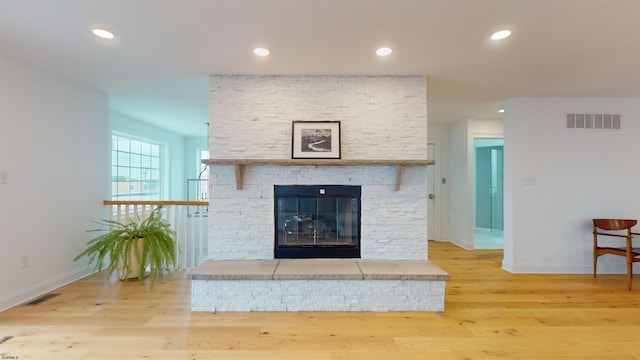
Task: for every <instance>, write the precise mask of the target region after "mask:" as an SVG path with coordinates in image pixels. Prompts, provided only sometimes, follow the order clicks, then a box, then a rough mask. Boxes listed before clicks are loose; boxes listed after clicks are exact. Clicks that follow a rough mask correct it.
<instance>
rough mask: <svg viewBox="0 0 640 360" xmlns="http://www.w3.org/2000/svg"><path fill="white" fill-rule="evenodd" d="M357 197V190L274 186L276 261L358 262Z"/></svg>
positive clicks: (358, 226) (358, 213) (357, 187)
mask: <svg viewBox="0 0 640 360" xmlns="http://www.w3.org/2000/svg"><path fill="white" fill-rule="evenodd" d="M360 194H361V187H360V186H346V185H288V186H284V185H275V186H274V197H275V201H274V204H275V211H274V217H275V229H276V231H275V246H274V256H275V258H276V259H284V258H294V259H295V258H298V259H299V258H360V208H361V206H360Z"/></svg>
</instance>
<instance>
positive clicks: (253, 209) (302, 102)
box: [209, 76, 428, 260]
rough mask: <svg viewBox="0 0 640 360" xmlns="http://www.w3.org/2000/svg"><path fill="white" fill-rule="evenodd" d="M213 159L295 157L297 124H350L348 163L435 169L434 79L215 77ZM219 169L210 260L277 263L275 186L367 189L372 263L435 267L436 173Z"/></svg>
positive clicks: (345, 143) (366, 236)
mask: <svg viewBox="0 0 640 360" xmlns="http://www.w3.org/2000/svg"><path fill="white" fill-rule="evenodd" d="M210 88H211V103H210V105H211V106H210V108H211V120H210V123H211V134H210V135H211V140H210V153H211V157H212V158H216V159H233V158H266V159H269V158H271V159H288V158H290V157H291V131H292V130H291V126H292V121H295V120H307V121H341V127H342V130H341V138H342V158H343V159H363V160H364V159H372V160H375V159H378V160H379V159H426V157H427V108H426V80H425V77H424V76H211V78H210ZM402 179H403V183H402V184H401V187H400V190H399V191H394V186H395V171H394V169H393V167H392V166H355V167H338V166H336V167H331V166H292V167H289V166H268V165H250V166H246V168H245V172H244V186H243V189H241V190H237V189H236V188H235V175H234V168H233V166H230V165H211V166H210V189H209V190H210V192H209V193H210V202H211V205H210V207H209V258H210V259H215V260H219V259H272V258H273V247H274V224H273V222H274V219H273V212H274V204H273V185H361V186H362V232H361V242H362V251H361V254H362V258H363V259H390V260H426V259H427V246H428V245H427V186H426V181H427V179H426V167H425V166H417V167H407V168H405V171H404V173H403V178H402Z"/></svg>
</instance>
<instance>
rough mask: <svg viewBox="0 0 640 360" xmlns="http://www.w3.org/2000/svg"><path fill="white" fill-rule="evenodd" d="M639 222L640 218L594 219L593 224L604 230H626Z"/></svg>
mask: <svg viewBox="0 0 640 360" xmlns="http://www.w3.org/2000/svg"><path fill="white" fill-rule="evenodd" d="M637 223H638V220H622V219H593V225H595V226H597V227H599V228H600V229H604V230H626V229H629V228H631V227H633V226H635V225H636V224H637Z"/></svg>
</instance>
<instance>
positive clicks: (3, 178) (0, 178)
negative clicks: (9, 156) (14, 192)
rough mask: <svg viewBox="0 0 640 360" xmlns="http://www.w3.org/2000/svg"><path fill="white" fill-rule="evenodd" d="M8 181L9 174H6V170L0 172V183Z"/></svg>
mask: <svg viewBox="0 0 640 360" xmlns="http://www.w3.org/2000/svg"><path fill="white" fill-rule="evenodd" d="M8 183H9V176H8V175H7V173H6V172H4V171H3V172H0V184H8Z"/></svg>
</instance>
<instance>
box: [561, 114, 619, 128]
mask: <svg viewBox="0 0 640 360" xmlns="http://www.w3.org/2000/svg"><path fill="white" fill-rule="evenodd" d="M620 122H621V120H620V114H567V129H595V130H620V126H621V125H620Z"/></svg>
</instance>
